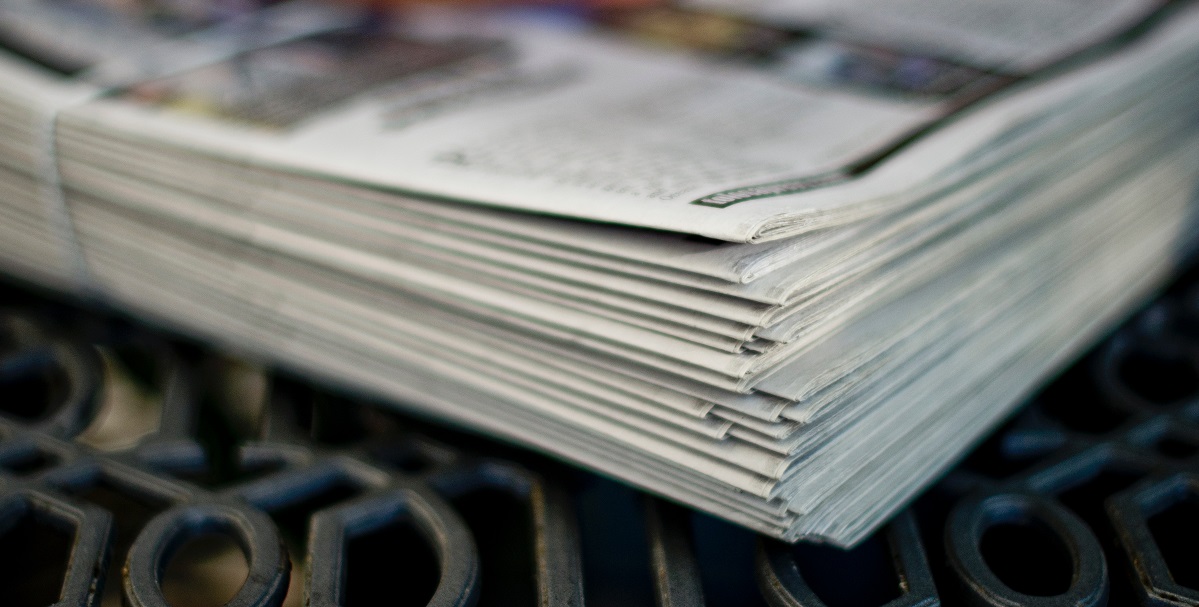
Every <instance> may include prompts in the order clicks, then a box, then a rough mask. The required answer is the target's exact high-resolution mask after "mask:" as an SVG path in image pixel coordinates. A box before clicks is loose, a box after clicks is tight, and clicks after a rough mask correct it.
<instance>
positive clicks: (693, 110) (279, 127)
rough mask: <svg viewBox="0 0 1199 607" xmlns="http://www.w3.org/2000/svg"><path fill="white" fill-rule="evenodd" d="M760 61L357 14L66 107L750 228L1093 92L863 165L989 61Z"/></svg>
mask: <svg viewBox="0 0 1199 607" xmlns="http://www.w3.org/2000/svg"><path fill="white" fill-rule="evenodd" d="M1191 25H1194V23H1193V20H1192V22H1191ZM1190 33H1193V30H1192V31H1191V32H1190ZM821 48H822V50H820V52H825V51H827V48H825V47H821ZM852 51H853V49H849V51H847V52H852ZM774 65H776V64H773V63H767V64H763V65H761V66H759V65H753V64H749V63H737V62H727V61H726V62H715V61H711V60H704V59H700V58H696V57H695V56H693V55H691V54H688V53H683V52H677V51H667V50H662V49H659V48H652V47H649V46H646V45H641V44H638V43H635V42H633V41H631V40H629V39H628V38H622V37H618V36H613V35H601V34H596V33H594V32H592V31H579V30H578V29H577V28H575V29H570V28H559V27H552V26H546V25H543V24H538V25H530V24H528V23H524V22H513V21H511V20H496V21H492V22H488V24H487V27H473V28H467V31H452V28H450V31H440V32H436V33H432V34H431V33H430V32H429V31H421V28H420V27H410V29H409V30H404V31H395V30H393V29H362V28H359V29H350V30H341V31H331V32H322V33H319V34H314V35H311V36H306V37H302V38H298V39H295V40H291V41H288V42H285V43H282V44H278V45H274V46H271V47H268V48H264V49H255V50H251V51H248V52H245V53H241V54H239V55H238V56H237V57H236V58H235V59H232V60H229V61H224V62H218V63H214V64H212V65H208V66H206V67H203V68H200V69H196V70H189V71H185V72H183V73H181V74H178V75H174V76H169V77H165V78H158V79H151V80H148V81H146V82H142V83H139V84H138V85H136V86H133V87H130V88H129V90H128V91H127V92H126V93H125V94H124V95H121V96H119V97H118V98H116V99H112V100H108V101H106V102H104V103H99V104H94V105H93V106H91V107H88V108H82V109H81V110H80V111H78V112H76V116H77V118H78V119H84V120H91V121H96V124H105V125H107V126H108V127H110V128H113V129H117V130H120V131H122V132H125V133H126V134H132V135H134V136H141V137H145V138H148V139H152V140H154V141H157V142H160V143H164V142H165V143H168V144H174V145H179V146H183V147H186V148H189V149H193V150H194V149H203V150H205V151H207V152H209V153H214V154H217V155H222V156H225V157H228V158H229V159H230V161H231V162H235V163H245V164H256V163H257V164H259V165H265V166H270V167H274V168H280V169H284V170H289V171H294V172H298V173H304V174H309V175H317V176H321V177H323V178H328V179H334V180H339V181H346V182H350V183H354V184H358V185H361V186H367V187H371V188H381V189H388V190H392V191H396V192H399V193H404V194H410V195H420V196H425V197H432V198H438V197H440V198H444V199H449V200H454V201H462V202H471V203H480V204H488V205H494V206H501V207H507V208H514V209H518V210H522V211H526V212H535V213H544V214H551V215H557V216H565V217H571V218H576V219H586V220H592V221H600V222H606V223H616V224H621V225H632V226H640V227H648V228H656V229H662V230H669V231H675V232H683V233H691V234H698V235H702V236H708V237H711V238H716V239H720V240H728V241H735V242H755V241H762V240H769V239H775V238H781V237H785V236H791V235H794V234H797V233H801V232H805V231H810V230H813V229H817V228H821V227H828V226H830V225H837V224H844V223H848V222H851V221H857V220H860V219H862V218H865V217H868V216H871V215H874V214H877V213H878V212H880V211H881V210H885V209H887V208H893V207H894V206H896V205H898V204H901V203H902V200H904V199H907V200H912V199H914V197H915V196H918V195H919V191H918V190H919V188H921V187H925V188H930V187H933V184H934V183H935V181H936V179H937V178H946V177H947V176H951V175H952V170H951V169H953V168H954V167H955V165H956V164H958V163H959V162H960V161H961V160H962V159H963V158H964V157H967V156H970V155H972V154H973V155H974V156H975V157H978V152H979V150H980V149H985V148H986V147H987V145H988V144H989V143H990V142H993V141H995V140H997V139H1000V138H1003V137H1004V136H1005V135H1010V134H1011V133H1012V132H1013V131H1016V132H1023V133H1024V134H1025V135H1028V132H1029V131H1030V129H1028V128H1027V125H1028V124H1029V123H1030V122H1031V121H1035V120H1038V119H1041V118H1043V116H1044V115H1045V114H1046V113H1052V110H1053V109H1058V110H1060V109H1062V108H1061V107H1059V106H1061V105H1062V104H1063V103H1064V102H1066V101H1067V100H1070V99H1077V98H1078V97H1080V96H1082V95H1084V94H1085V93H1087V92H1093V90H1099V89H1110V88H1111V86H1112V84H1111V78H1110V74H1104V73H1102V72H1103V70H1099V72H1100V73H1096V70H1083V72H1084V73H1083V74H1073V76H1074V77H1073V78H1059V79H1057V80H1054V81H1051V82H1049V83H1043V84H1042V85H1041V86H1036V87H1032V88H1031V89H1029V90H1025V91H1022V92H1021V93H1020V94H1010V95H1003V96H1002V98H1001V99H999V100H997V101H996V103H990V104H987V107H985V108H982V109H981V110H979V111H974V112H972V113H971V115H969V116H967V117H965V118H963V119H960V120H955V121H954V122H956V123H958V124H957V125H956V126H958V127H960V128H942V129H933V132H932V133H931V134H929V135H928V136H922V137H920V138H919V139H920V141H918V142H917V144H916V145H913V146H911V147H909V148H908V149H905V150H904V151H903V152H902V153H900V154H897V155H896V156H895V157H894V158H890V159H888V160H887V161H886V162H883V163H882V165H880V167H879V168H876V169H872V170H871V171H869V173H868V174H866V175H865V176H860V171H859V168H860V167H861V166H862V165H863V163H869V162H873V161H874V160H876V159H878V158H879V157H880V155H881V154H885V153H886V152H887V150H890V149H892V148H894V147H895V146H896V145H897V143H900V142H906V141H910V140H911V139H912V138H913V135H914V134H919V133H924V132H925V131H928V130H929V129H930V127H931V126H933V125H936V124H938V123H939V122H941V121H944V120H946V119H947V118H948V117H949V116H952V115H953V114H954V112H956V111H957V110H959V109H960V108H961V107H962V103H963V95H965V96H966V97H965V98H967V99H970V98H975V97H977V96H978V94H979V90H980V89H979V87H981V90H983V91H986V90H988V88H989V87H993V86H994V85H995V84H996V82H995V80H994V76H992V75H989V74H986V73H984V72H981V71H979V72H977V73H976V72H971V71H969V70H967V72H966V73H967V74H969V75H970V77H961V73H962V72H961V70H963V69H966V68H963V67H962V66H948V67H946V68H945V69H952V70H954V71H953V73H954V74H958V76H955V78H954V79H953V80H954V82H956V83H957V84H956V85H954V86H952V87H949V89H945V88H944V87H941V86H940V85H938V87H934V88H933V89H930V90H928V91H920V90H913V89H912V87H911V86H906V85H905V86H903V87H898V88H897V87H896V86H894V85H893V83H890V81H885V82H876V81H874V80H869V81H862V80H861V79H860V78H858V77H857V76H854V75H852V74H850V75H848V76H846V75H843V74H837V73H830V72H828V70H827V69H825V67H821V64H820V63H819V62H813V63H812V67H811V69H806V68H805V69H806V71H805V69H800V70H798V72H797V69H796V68H795V66H794V65H793V64H788V68H787V70H786V71H785V72H778V71H772V66H774ZM822 70H823V71H822ZM1058 81H1064V82H1058ZM980 83H981V84H980ZM1091 87H1095V88H1094V89H1092V88H1091ZM1033 134H1035V132H1034V133H1033ZM1004 141H1006V142H1007V143H1009V144H1010V143H1011V137H1007V138H1006V139H1004Z"/></svg>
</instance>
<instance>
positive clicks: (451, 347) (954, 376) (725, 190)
mask: <svg viewBox="0 0 1199 607" xmlns="http://www.w3.org/2000/svg"><path fill="white" fill-rule="evenodd" d="M238 6H240V5H238V4H237V3H212V2H204V1H202V0H190V1H189V0H150V1H147V2H129V3H125V2H119V1H113V0H0V46H2V47H3V49H4V52H3V53H0V132H2V133H3V137H2V138H0V266H2V267H3V268H4V270H5V271H6V272H7V273H9V274H11V275H15V276H18V277H22V278H24V279H27V280H33V281H37V282H39V283H42V284H47V285H51V286H54V287H56V288H61V289H65V290H70V291H73V292H79V293H83V294H86V295H87V296H90V297H96V298H100V299H102V300H104V301H107V302H111V303H113V304H116V305H119V306H122V307H124V308H126V309H128V310H131V311H135V312H138V313H141V314H144V315H147V316H149V317H151V318H154V319H156V320H157V321H159V322H163V323H168V324H171V325H173V326H176V327H178V328H181V329H183V330H185V331H188V332H190V333H192V334H195V335H199V336H203V337H205V338H208V339H212V340H216V341H218V342H221V343H223V344H226V345H228V346H231V347H234V348H237V349H239V350H240V351H243V352H249V353H252V354H255V355H258V356H262V357H265V358H267V359H269V360H271V361H274V362H277V363H279V364H283V365H286V366H289V367H291V368H293V369H297V370H301V371H304V372H307V373H310V374H313V375H317V376H320V377H321V378H323V379H326V380H329V381H334V382H339V383H342V384H345V385H348V386H353V387H355V388H357V389H362V390H368V391H371V392H374V393H377V394H380V395H384V396H386V397H387V398H388V399H390V400H391V401H392V402H394V403H396V405H397V406H402V407H405V408H407V409H409V410H411V411H415V412H419V413H421V414H424V415H428V416H431V417H436V418H439V419H446V420H451V421H453V422H456V423H459V424H465V425H468V426H471V427H474V428H477V429H480V430H483V431H486V432H489V433H491V434H494V435H497V436H500V437H503V438H506V439H509V440H514V441H517V442H520V443H523V444H527V445H530V446H533V447H535V448H538V449H541V450H544V451H547V452H550V453H553V454H556V455H557V456H560V457H562V458H565V459H567V460H571V461H573V462H577V463H579V464H582V465H585V466H588V467H591V468H593V469H595V470H599V471H601V472H604V473H606V474H609V475H611V476H614V477H617V478H620V479H623V480H625V481H627V482H629V483H632V484H635V485H638V486H640V487H643V488H645V489H646V490H649V491H652V492H655V493H657V494H660V495H663V496H666V497H668V498H671V499H674V500H677V501H679V502H683V503H686V504H690V505H692V506H694V507H696V508H700V509H702V510H705V511H708V512H711V513H713V514H716V515H718V516H722V517H725V518H727V519H729V520H732V521H735V522H738V523H741V524H743V525H746V526H748V527H751V528H753V529H756V530H758V531H760V532H762V533H766V534H769V535H772V536H775V537H779V538H783V539H786V540H790V541H794V540H797V539H801V538H805V539H813V540H820V541H827V542H831V543H835V544H838V545H852V544H854V543H856V542H858V541H859V540H861V539H862V538H864V537H865V536H866V535H867V534H869V533H870V532H871V531H872V530H874V529H875V528H877V527H878V526H879V525H881V524H882V523H883V522H884V521H885V520H886V519H887V518H888V516H889V515H890V514H892V513H893V512H895V511H896V510H897V509H899V508H901V507H903V505H904V504H905V503H906V502H907V501H909V500H910V499H911V498H912V497H913V496H914V495H915V494H916V493H917V492H918V491H919V490H920V489H921V488H922V487H923V486H925V485H927V484H928V483H929V482H930V481H931V480H932V479H933V478H934V477H935V475H936V474H937V473H938V472H939V471H941V470H944V469H945V468H947V467H948V466H950V465H951V464H952V463H953V462H954V461H955V459H957V458H959V457H960V456H961V454H962V453H963V452H965V451H966V450H967V449H969V448H970V446H971V445H972V444H973V443H975V442H976V441H977V440H978V439H979V437H980V436H982V435H983V434H984V433H985V432H986V431H987V430H988V429H989V428H991V427H993V426H994V425H996V424H997V423H999V422H1000V421H1001V420H1003V419H1004V418H1005V416H1007V415H1008V414H1009V413H1010V412H1011V411H1012V410H1013V409H1014V408H1015V407H1016V406H1017V405H1018V404H1019V403H1020V401H1021V400H1022V399H1024V398H1026V397H1027V396H1028V395H1029V394H1030V392H1031V391H1032V390H1034V389H1035V388H1036V386H1037V385H1038V384H1039V383H1040V382H1041V381H1042V380H1043V379H1045V378H1046V377H1047V376H1048V375H1050V374H1052V373H1054V372H1055V371H1056V370H1058V369H1059V368H1060V367H1061V366H1062V365H1063V364H1064V363H1065V362H1067V361H1068V360H1069V359H1070V358H1071V357H1072V356H1075V355H1076V354H1077V353H1078V352H1079V351H1080V350H1081V349H1083V348H1085V347H1086V346H1087V345H1088V344H1089V343H1091V342H1092V341H1093V340H1094V339H1095V338H1096V337H1097V336H1098V335H1099V334H1100V333H1102V332H1103V331H1105V330H1106V329H1108V328H1110V327H1111V326H1112V324H1113V323H1115V322H1117V321H1119V319H1120V318H1122V317H1123V316H1124V315H1125V314H1127V313H1128V312H1129V311H1130V310H1131V309H1132V308H1133V307H1135V306H1136V305H1137V304H1138V303H1139V302H1141V301H1143V300H1144V298H1145V297H1146V296H1147V295H1148V294H1149V293H1150V292H1151V291H1152V290H1154V289H1155V288H1157V287H1159V286H1160V285H1161V284H1162V282H1163V280H1164V279H1165V278H1166V277H1168V276H1169V275H1170V273H1171V271H1172V270H1173V268H1174V267H1175V266H1176V264H1178V263H1179V262H1180V260H1182V259H1183V258H1184V257H1185V256H1186V255H1188V253H1189V249H1190V242H1189V241H1190V240H1191V239H1192V237H1193V236H1194V233H1195V227H1196V225H1199V223H1197V222H1196V219H1197V218H1196V216H1195V213H1196V211H1199V201H1197V199H1196V185H1197V184H1199V104H1196V102H1195V100H1196V99H1199V6H1195V5H1194V4H1191V3H1188V2H1178V1H1175V2H1166V1H1156V0H1098V1H1094V2H1087V3H1080V2H1076V1H1074V0H989V1H986V2H960V1H959V0H838V1H836V2H832V1H828V0H756V1H754V2H740V1H739V2H728V1H726V0H694V1H692V2H689V3H683V4H682V5H681V6H673V7H658V8H651V9H640V10H624V11H614V12H602V13H597V14H587V15H581V14H579V13H577V12H576V13H568V12H557V13H555V12H548V11H508V12H504V11H490V12H487V13H471V14H462V13H454V12H448V11H444V10H432V9H425V10H420V11H416V10H412V11H409V12H406V13H404V14H399V15H389V16H387V17H384V16H380V15H378V14H373V13H364V14H358V13H355V12H354V11H352V10H350V9H348V8H346V7H344V6H338V5H336V4H312V3H309V2H307V1H306V0H292V1H290V2H281V3H273V4H270V3H268V4H265V5H263V6H261V7H258V8H256V9H255V10H253V11H250V10H248V9H246V8H244V7H242V8H238Z"/></svg>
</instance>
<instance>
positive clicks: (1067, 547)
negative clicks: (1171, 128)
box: [0, 276, 1199, 607]
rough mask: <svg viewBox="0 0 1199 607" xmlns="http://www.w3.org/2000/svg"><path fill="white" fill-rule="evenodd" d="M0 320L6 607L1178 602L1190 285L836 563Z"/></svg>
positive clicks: (525, 461) (135, 337) (140, 345)
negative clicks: (59, 606) (880, 530)
mask: <svg viewBox="0 0 1199 607" xmlns="http://www.w3.org/2000/svg"><path fill="white" fill-rule="evenodd" d="M0 306H6V307H4V309H3V310H2V311H0V469H2V472H0V597H2V598H0V604H3V605H5V606H11V607H26V606H42V605H50V604H56V605H62V606H64V607H66V606H70V607H75V606H84V605H87V606H92V605H96V606H99V605H103V606H106V607H107V606H116V605H122V604H127V605H133V606H138V607H141V606H162V605H172V606H173V607H192V606H205V605H221V604H228V605H236V606H251V605H254V606H259V605H261V606H275V605H296V606H299V605H310V606H312V607H324V606H332V605H343V606H346V607H361V606H367V605H369V606H381V605H389V606H390V605H426V604H430V605H450V604H463V605H470V604H476V605H480V606H495V605H547V606H553V605H581V604H584V603H585V604H588V605H599V606H625V605H655V604H656V605H661V606H669V605H729V606H733V605H736V606H753V605H766V604H770V605H804V606H821V605H824V606H828V607H846V606H879V605H890V606H900V605H904V606H917V605H919V606H930V605H936V604H943V605H949V606H957V605H1008V606H1013V605H1030V606H1036V605H1075V606H1080V605H1104V604H1110V605H1117V606H1123V605H1199V550H1197V549H1196V546H1199V280H1196V278H1195V277H1194V276H1192V277H1190V278H1185V279H1183V281H1182V282H1181V283H1180V284H1179V285H1177V286H1176V287H1174V288H1173V289H1172V290H1171V291H1169V292H1168V293H1166V295H1165V296H1163V297H1162V298H1161V299H1160V300H1159V301H1158V302H1157V303H1155V304H1153V305H1152V306H1150V307H1149V308H1147V309H1146V310H1145V311H1143V312H1142V313H1140V314H1139V315H1138V316H1137V317H1136V318H1134V319H1133V320H1132V321H1130V322H1129V323H1127V324H1126V326H1125V327H1123V328H1122V329H1121V330H1119V331H1118V332H1117V333H1116V334H1115V335H1114V336H1113V337H1111V338H1110V339H1108V340H1107V341H1106V342H1105V343H1104V344H1102V345H1101V346H1099V347H1098V348H1096V349H1095V351H1093V352H1092V353H1090V354H1088V355H1087V356H1086V357H1084V358H1083V359H1082V360H1081V361H1079V362H1078V363H1077V364H1076V365H1075V366H1074V367H1073V368H1071V369H1070V370H1069V371H1068V372H1066V373H1065V374H1064V375H1063V376H1062V377H1060V378H1059V379H1058V380H1057V381H1056V382H1055V383H1054V384H1053V385H1052V386H1050V387H1049V388H1047V389H1046V390H1045V391H1044V392H1043V393H1042V394H1041V395H1040V396H1039V397H1037V398H1036V399H1035V402H1034V404H1033V406H1032V407H1029V408H1027V409H1025V410H1024V412H1023V413H1021V414H1020V415H1019V416H1017V417H1016V418H1015V419H1013V420H1012V421H1010V422H1009V423H1008V424H1007V425H1006V426H1005V427H1004V428H1003V429H1002V430H1000V431H999V432H997V433H996V434H995V435H993V436H992V437H991V438H990V439H988V440H987V441H986V442H985V443H984V444H982V445H981V446H980V447H979V448H978V449H977V450H976V451H975V452H974V454H973V455H971V456H970V457H969V459H968V460H967V461H965V462H964V463H963V464H961V465H960V466H958V467H957V468H956V469H955V470H954V471H953V472H951V473H950V474H949V475H947V476H946V477H945V478H944V479H943V480H942V481H941V482H940V483H939V484H938V485H937V486H935V487H934V488H933V489H932V490H930V491H929V492H927V493H926V494H925V495H924V496H923V497H922V498H921V499H920V500H919V501H918V502H917V503H916V504H915V506H913V507H912V508H911V509H909V510H908V511H907V512H905V513H903V514H901V515H900V516H899V517H897V518H896V519H895V520H894V521H893V522H892V523H891V524H890V526H889V527H887V528H885V529H884V530H883V531H882V532H880V533H879V534H877V535H876V536H875V537H874V538H872V539H870V540H869V541H867V542H866V543H864V544H862V545H861V546H859V547H858V548H856V549H854V550H852V551H848V552H845V551H840V550H836V549H833V548H828V547H823V546H816V545H808V544H800V545H798V546H788V545H784V544H780V543H777V542H773V541H765V540H760V539H759V538H757V537H755V536H754V535H752V534H751V533H749V532H747V531H744V530H742V529H739V528H736V527H734V526H732V525H729V524H727V523H724V522H721V521H718V520H715V519H713V518H710V517H707V516H703V515H699V514H695V513H691V512H689V511H687V510H684V509H682V508H680V507H678V506H676V505H673V504H670V503H667V502H663V501H660V500H656V499H653V498H649V497H646V496H643V495H642V494H640V493H638V492H636V491H633V490H631V489H628V488H626V487H624V486H622V485H619V484H617V483H614V482H611V481H609V480H605V479H603V478H600V477H596V476H593V475H590V474H587V473H584V472H579V471H576V470H573V469H570V468H567V467H564V466H560V465H557V464H556V463H554V462H552V461H549V460H547V459H544V458H540V457H538V456H535V455H531V454H528V453H525V452H523V451H521V450H519V449H514V448H511V447H508V446H505V445H501V444H496V443H492V442H489V441H487V440H485V439H481V438H478V437H476V436H473V435H469V434H461V433H457V432H454V431H450V430H446V429H443V428H440V427H437V426H436V425H430V424H425V423H423V422H420V421H418V420H413V419H409V418H405V417H401V416H398V415H393V414H390V413H386V412H384V411H383V410H382V409H381V408H380V407H377V406H371V405H370V403H365V402H362V401H361V400H358V399H355V398H352V397H347V396H345V395H344V394H340V393H338V392H336V391H332V390H330V389H321V388H316V387H313V385H311V384H310V383H308V382H306V381H302V380H299V379H297V378H295V377H294V376H290V375H287V374H285V373H281V372H263V371H262V370H260V369H257V368H255V367H251V366H248V365H246V364H244V363H239V362H236V361H235V359H233V358H229V357H227V356H223V355H220V354H218V353H214V352H212V351H210V350H206V349H204V348H202V347H199V346H197V345H195V344H193V343H190V342H187V341H186V340H182V339H178V338H176V337H173V336H170V335H166V334H163V333H160V332H156V331H154V330H152V329H148V328H145V327H142V326H139V325H137V324H135V323H131V322H128V321H126V320H124V319H122V318H120V317H117V316H114V315H111V314H104V313H100V312H95V311H83V310H81V309H78V308H75V307H72V306H70V305H68V304H64V303H61V302H58V303H53V302H48V301H44V300H41V299H39V298H37V297H35V296H31V295H29V294H26V293H23V292H17V291H4V292H3V295H0ZM122 600H123V601H125V602H124V603H122Z"/></svg>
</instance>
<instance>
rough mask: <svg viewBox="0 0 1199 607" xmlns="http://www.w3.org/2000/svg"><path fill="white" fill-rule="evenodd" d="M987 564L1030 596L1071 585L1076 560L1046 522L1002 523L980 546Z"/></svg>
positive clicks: (1054, 592) (1009, 584)
mask: <svg viewBox="0 0 1199 607" xmlns="http://www.w3.org/2000/svg"><path fill="white" fill-rule="evenodd" d="M979 550H980V551H981V552H982V555H983V559H985V560H986V563H987V567H989V568H990V569H991V571H992V572H993V573H994V574H995V576H996V577H998V578H999V580H1000V581H1002V582H1003V583H1004V584H1005V585H1007V587H1008V588H1011V589H1012V590H1015V591H1016V592H1020V593H1023V594H1027V595H1031V596H1056V595H1059V594H1062V593H1064V592H1066V591H1067V590H1069V589H1070V583H1071V581H1072V579H1073V575H1074V562H1073V560H1072V559H1071V558H1070V552H1069V551H1068V550H1067V549H1066V546H1065V544H1064V543H1062V540H1061V538H1059V537H1058V536H1057V534H1055V533H1054V532H1053V531H1052V530H1051V529H1050V528H1049V527H1048V526H1046V525H1045V524H1044V523H1040V522H1035V521H1028V522H1019V523H999V524H996V525H994V526H992V527H990V528H988V529H987V530H986V532H984V533H983V536H982V542H981V545H980V546H979Z"/></svg>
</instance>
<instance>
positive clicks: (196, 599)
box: [162, 533, 250, 607]
mask: <svg viewBox="0 0 1199 607" xmlns="http://www.w3.org/2000/svg"><path fill="white" fill-rule="evenodd" d="M249 574H250V565H249V563H247V562H246V555H245V553H243V552H242V550H241V547H239V546H238V545H237V543H236V542H235V541H234V540H233V538H231V537H229V536H228V535H224V534H220V533H208V534H203V535H198V536H196V537H194V538H191V539H189V540H188V541H187V542H185V543H184V544H183V545H182V546H180V547H179V551H178V552H176V553H175V555H174V556H173V557H171V561H170V563H168V564H167V567H166V571H165V572H164V573H163V576H162V594H163V596H165V597H166V599H167V602H168V603H170V605H171V607H217V606H219V605H224V604H225V603H228V602H229V601H230V600H232V599H233V597H234V596H235V595H236V594H237V591H238V590H241V587H242V585H243V584H245V582H246V577H247V576H248V575H249Z"/></svg>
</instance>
